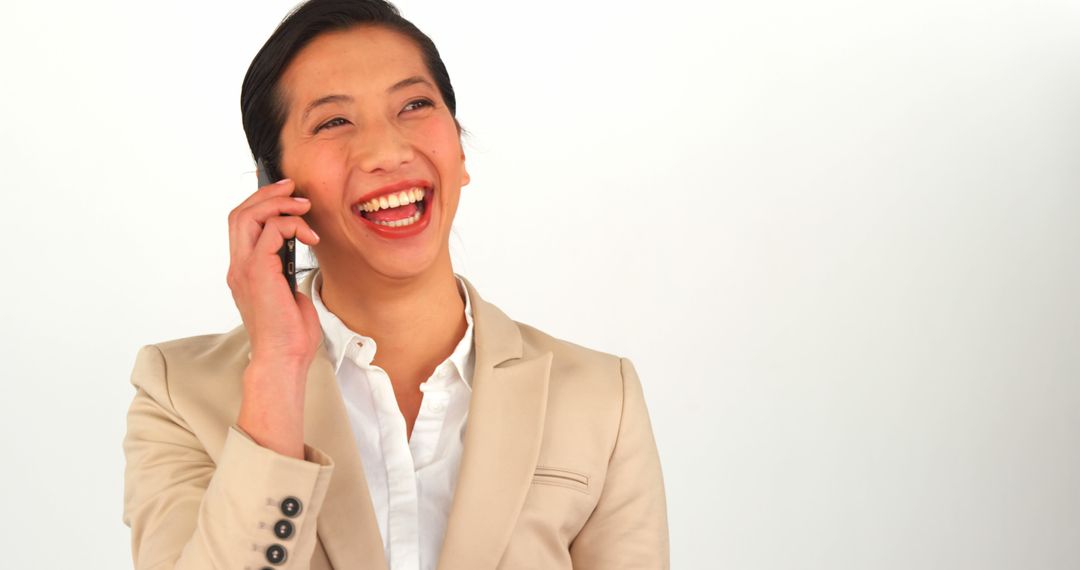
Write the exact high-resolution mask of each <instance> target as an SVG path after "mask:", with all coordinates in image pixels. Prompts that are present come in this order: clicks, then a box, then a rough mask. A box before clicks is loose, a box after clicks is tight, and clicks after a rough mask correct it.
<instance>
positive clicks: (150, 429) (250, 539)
mask: <svg viewBox="0 0 1080 570" xmlns="http://www.w3.org/2000/svg"><path fill="white" fill-rule="evenodd" d="M131 383H132V384H133V385H134V386H135V389H136V392H135V397H134V399H133V400H132V402H131V406H130V408H129V410H128V415H127V433H126V435H125V436H124V442H123V447H124V456H125V460H126V464H125V468H124V514H123V520H124V524H126V525H127V526H129V527H130V528H131V554H132V559H133V561H134V563H135V568H136V569H137V570H142V569H145V570H151V569H154V570H157V569H174V570H181V569H185V570H186V569H199V570H206V569H210V568H263V567H265V566H267V565H268V562H269V561H268V558H267V557H268V549H270V547H271V546H273V545H278V547H279V548H280V549H281V550H283V551H284V552H283V553H281V552H280V551H279V550H278V548H274V549H273V551H274V552H272V553H271V555H273V554H275V553H276V554H284V561H283V562H282V563H281V564H280V565H274V566H273V567H274V568H276V569H289V570H306V569H307V568H308V566H309V564H310V561H311V555H312V553H313V552H314V548H315V543H316V533H315V531H316V528H315V521H316V517H317V516H318V514H319V511H320V509H321V506H322V502H323V499H324V498H325V496H326V490H327V486H328V485H329V482H330V477H331V475H332V473H333V462H332V461H331V459H330V458H329V457H328V456H326V455H325V454H323V453H322V452H321V451H319V450H318V449H315V448H313V447H310V446H305V448H304V453H305V460H300V459H296V458H293V457H288V456H285V455H281V454H279V453H277V452H274V451H272V450H270V449H267V448H265V447H262V446H260V445H258V444H257V443H255V441H254V440H252V439H251V438H250V437H249V436H248V435H247V434H245V433H244V432H243V431H242V430H241V429H240V428H239V427H237V426H236V425H233V426H231V427H230V428H229V429H228V433H227V435H226V436H225V443H224V446H223V448H222V450H221V453H220V455H219V457H218V458H217V462H215V461H214V460H212V459H211V458H210V456H209V454H208V453H207V452H206V450H205V448H204V447H203V444H202V442H201V441H200V440H199V439H198V438H197V437H196V435H195V434H194V433H193V432H192V430H191V429H190V427H189V426H188V425H187V424H186V423H185V421H184V419H183V418H182V417H181V416H180V415H179V414H178V413H177V411H176V409H174V407H173V405H172V400H171V398H170V394H169V387H168V372H167V367H166V359H165V357H164V355H163V354H162V352H161V350H160V349H159V348H158V347H156V346H155V345H148V346H144V347H143V348H142V349H141V350H140V351H139V353H138V355H137V357H136V359H135V368H134V370H133V372H132V374H131ZM286 499H293V501H287V500H286ZM294 501H295V502H294ZM283 505H284V507H285V508H284V509H283V508H282V507H283ZM290 507H299V508H298V509H295V508H294V509H290ZM285 511H289V512H290V513H291V514H292V515H293V516H291V517H290V516H286V514H285ZM293 511H298V512H293ZM282 520H285V521H288V523H289V525H291V526H292V533H291V535H290V536H289V537H287V538H279V537H278V536H276V535H275V525H280V526H281V527H283V528H281V529H280V530H282V531H284V530H285V528H284V526H285V525H281V523H279V521H282ZM282 534H285V533H284V532H282Z"/></svg>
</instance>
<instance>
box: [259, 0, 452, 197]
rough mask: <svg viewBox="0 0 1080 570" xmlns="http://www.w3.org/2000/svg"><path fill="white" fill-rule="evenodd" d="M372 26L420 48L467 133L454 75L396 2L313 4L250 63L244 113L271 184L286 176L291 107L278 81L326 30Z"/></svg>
mask: <svg viewBox="0 0 1080 570" xmlns="http://www.w3.org/2000/svg"><path fill="white" fill-rule="evenodd" d="M363 24H373V25H378V26H381V27H385V28H388V29H391V30H394V31H397V32H400V33H401V34H404V35H405V36H407V37H408V38H410V39H411V40H413V41H414V42H416V45H417V47H419V48H420V52H421V53H422V54H423V58H424V64H425V65H426V66H427V70H428V73H430V74H431V77H432V78H433V79H434V80H435V85H436V86H437V87H438V88H439V93H440V94H441V95H442V98H443V101H444V102H445V103H446V107H447V108H448V109H449V110H450V116H451V117H454V124H455V125H457V129H458V134H459V135H460V134H461V132H462V131H463V130H464V129H462V127H461V124H460V123H458V120H457V99H456V98H455V97H454V87H453V86H452V85H451V84H450V74H449V73H447V71H446V66H445V65H443V61H442V58H441V57H440V56H439V50H437V49H435V44H434V43H433V42H432V41H431V38H429V37H427V35H426V34H424V33H423V32H421V31H420V30H419V29H417V27H416V26H414V25H413V24H412V22H410V21H408V20H406V19H405V18H402V17H401V14H400V13H399V12H398V9H397V8H396V7H394V5H393V4H391V3H389V2H386V1H384V0H308V1H307V2H304V3H303V4H300V5H299V6H297V7H296V8H294V9H293V10H292V12H290V13H289V14H288V15H287V16H285V19H284V20H282V21H281V24H279V25H278V27H277V29H276V30H274V33H273V34H271V35H270V39H268V40H266V43H265V44H263V47H262V49H260V50H259V53H257V54H255V59H253V60H251V65H250V66H249V67H248V70H247V74H246V75H245V76H244V83H243V85H242V86H241V88H240V115H241V118H242V120H243V123H244V133H245V134H247V140H248V146H249V147H251V154H252V157H253V158H254V159H255V160H256V161H257V160H259V159H262V160H263V163H264V164H265V166H266V174H268V175H269V176H270V179H271V180H280V179H281V178H284V175H283V174H282V172H281V142H280V136H281V129H282V128H283V127H284V126H285V118H286V114H287V112H288V109H287V108H286V105H285V98H284V96H283V94H282V93H281V89H280V87H279V85H278V81H279V79H280V78H281V74H282V73H283V72H284V71H285V68H286V67H287V66H288V65H289V62H290V61H292V59H293V57H294V56H295V55H296V54H297V53H298V52H299V51H300V50H301V49H302V48H303V47H304V46H306V45H307V44H308V43H310V42H311V40H313V39H314V38H315V37H316V36H318V35H319V34H321V33H323V32H332V31H339V30H344V29H347V28H351V27H353V26H357V25H363Z"/></svg>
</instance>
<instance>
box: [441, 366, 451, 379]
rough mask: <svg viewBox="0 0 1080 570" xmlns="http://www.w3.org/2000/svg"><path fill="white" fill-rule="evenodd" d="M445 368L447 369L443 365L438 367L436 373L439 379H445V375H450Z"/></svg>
mask: <svg viewBox="0 0 1080 570" xmlns="http://www.w3.org/2000/svg"><path fill="white" fill-rule="evenodd" d="M447 368H448V367H447V366H446V365H445V364H443V365H442V366H440V367H439V371H438V374H439V378H446V375H447V374H449V373H450V372H449V371H448V370H447Z"/></svg>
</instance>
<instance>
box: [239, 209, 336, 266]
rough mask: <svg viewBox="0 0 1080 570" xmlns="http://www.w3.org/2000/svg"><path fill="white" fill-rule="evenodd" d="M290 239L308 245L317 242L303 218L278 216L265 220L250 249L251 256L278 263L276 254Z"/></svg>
mask: <svg viewBox="0 0 1080 570" xmlns="http://www.w3.org/2000/svg"><path fill="white" fill-rule="evenodd" d="M292 237H295V238H297V239H299V240H300V241H302V242H304V243H306V244H309V245H313V244H315V243H318V241H319V237H318V236H317V235H315V232H314V231H312V230H311V228H310V227H309V226H308V225H307V222H305V221H304V219H303V218H301V217H299V216H278V217H276V218H270V219H269V220H266V223H265V224H264V225H263V227H262V232H261V233H260V234H259V237H258V239H257V240H256V242H255V244H254V246H253V247H252V249H251V255H252V256H253V257H256V258H258V257H263V258H266V259H271V258H272V259H276V260H278V261H279V262H280V258H278V257H277V252H278V250H279V249H281V246H282V245H284V244H285V240H286V239H289V238H292ZM270 254H273V255H270Z"/></svg>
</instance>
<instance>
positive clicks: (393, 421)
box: [358, 350, 420, 570]
mask: <svg viewBox="0 0 1080 570" xmlns="http://www.w3.org/2000/svg"><path fill="white" fill-rule="evenodd" d="M372 352H373V351H372ZM358 356H360V357H365V356H366V362H363V363H362V364H360V365H361V366H362V367H363V368H364V370H365V372H366V373H367V374H366V375H367V377H368V381H369V385H370V387H371V396H372V401H373V402H374V404H375V411H376V415H377V417H378V420H379V444H380V446H381V447H382V451H383V459H384V462H385V464H386V485H387V499H388V500H387V506H388V510H389V512H388V516H387V518H388V521H387V522H388V529H387V530H388V533H387V534H388V536H387V537H386V539H387V543H388V544H389V546H390V560H389V561H388V562H389V564H390V567H391V568H392V569H393V570H419V568H420V551H419V538H420V537H419V526H418V523H419V514H418V513H419V497H418V493H417V485H416V469H415V467H414V465H413V457H412V452H411V450H410V449H409V445H408V436H407V433H406V427H405V418H404V417H403V416H402V415H401V410H400V409H399V408H398V405H397V398H396V397H395V395H394V386H393V384H391V382H390V377H389V376H388V375H387V374H386V371H384V370H383V369H382V368H379V367H377V366H372V365H371V354H370V353H366V351H363V350H361V351H360V353H359V354H358ZM358 364H359V363H358Z"/></svg>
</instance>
